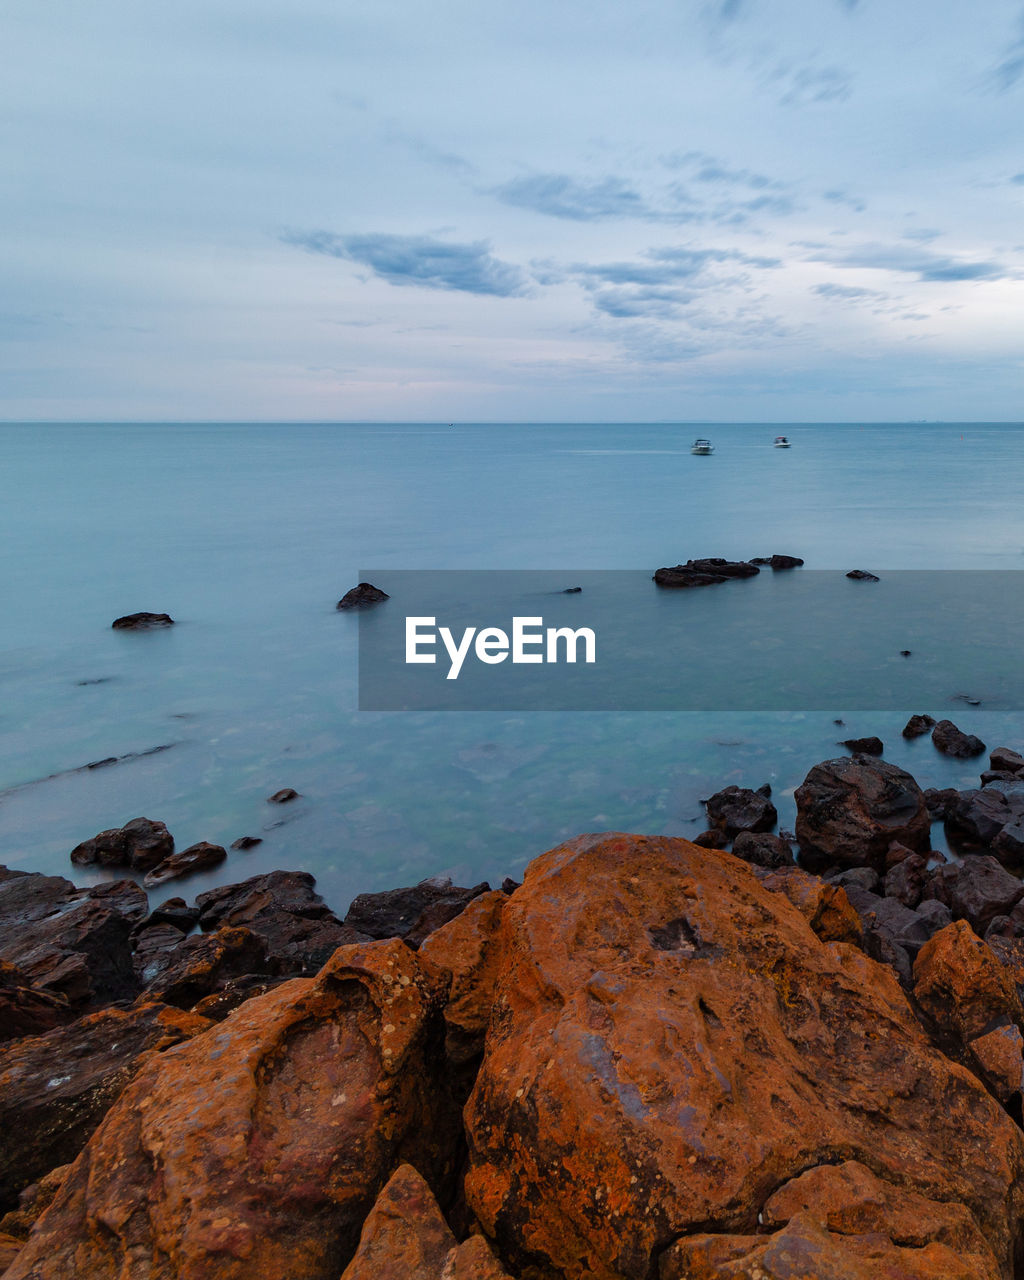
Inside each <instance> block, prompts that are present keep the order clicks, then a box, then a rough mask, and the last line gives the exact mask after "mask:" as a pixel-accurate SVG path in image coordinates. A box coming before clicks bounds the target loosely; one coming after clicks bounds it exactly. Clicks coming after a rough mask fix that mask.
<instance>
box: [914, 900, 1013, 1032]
mask: <svg viewBox="0 0 1024 1280" xmlns="http://www.w3.org/2000/svg"><path fill="white" fill-rule="evenodd" d="M914 998H915V999H916V1000H917V1002H918V1004H919V1005H920V1006H921V1008H922V1009H924V1011H925V1012H926V1013H927V1014H928V1015H929V1017H931V1018H932V1020H933V1021H934V1022H935V1024H936V1025H937V1026H939V1027H942V1028H944V1029H945V1030H946V1031H948V1032H949V1033H951V1034H952V1035H954V1036H955V1037H956V1039H957V1040H959V1041H960V1043H961V1044H965V1045H966V1044H967V1043H968V1042H969V1041H971V1040H975V1039H977V1038H978V1037H979V1036H983V1035H986V1034H987V1033H988V1032H989V1031H991V1030H993V1029H994V1027H996V1026H999V1025H1006V1023H1008V1022H1019V1021H1020V1020H1021V1017H1022V1016H1024V1014H1022V1010H1021V1004H1020V1000H1019V998H1018V996H1017V991H1016V988H1015V986H1014V984H1013V981H1012V979H1011V977H1010V975H1009V974H1008V973H1007V971H1006V969H1005V968H1004V966H1003V965H1001V964H1000V963H999V961H998V960H997V959H996V957H995V955H994V954H993V953H992V951H991V950H990V948H989V947H988V946H986V944H985V943H984V942H982V940H981V939H980V938H979V937H978V935H977V934H976V933H975V932H974V930H973V929H972V928H971V926H970V925H969V924H968V923H967V921H966V920H955V921H954V922H953V923H952V924H950V925H947V926H946V927H945V929H941V930H940V931H939V932H938V933H937V934H936V935H935V937H934V938H932V939H931V940H930V941H929V942H927V943H925V945H924V946H923V947H922V948H921V950H920V952H919V954H918V957H917V959H916V960H915V961H914Z"/></svg>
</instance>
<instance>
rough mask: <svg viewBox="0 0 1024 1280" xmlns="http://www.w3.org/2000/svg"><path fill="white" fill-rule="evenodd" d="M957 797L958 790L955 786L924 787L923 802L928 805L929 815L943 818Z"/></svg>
mask: <svg viewBox="0 0 1024 1280" xmlns="http://www.w3.org/2000/svg"><path fill="white" fill-rule="evenodd" d="M959 798H960V792H959V791H957V789H956V788H955V787H928V788H926V789H925V793H924V802H925V804H926V805H927V806H928V815H929V817H931V818H945V817H946V816H947V815H948V814H949V811H950V809H951V808H952V807H953V805H955V804H956V802H957V800H958V799H959Z"/></svg>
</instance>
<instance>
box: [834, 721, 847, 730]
mask: <svg viewBox="0 0 1024 1280" xmlns="http://www.w3.org/2000/svg"><path fill="white" fill-rule="evenodd" d="M832 723H833V724H837V725H839V726H840V728H842V727H843V725H845V724H846V721H845V720H833V721H832Z"/></svg>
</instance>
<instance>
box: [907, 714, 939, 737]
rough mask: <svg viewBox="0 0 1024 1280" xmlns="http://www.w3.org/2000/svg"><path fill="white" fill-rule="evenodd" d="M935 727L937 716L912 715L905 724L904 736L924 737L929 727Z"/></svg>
mask: <svg viewBox="0 0 1024 1280" xmlns="http://www.w3.org/2000/svg"><path fill="white" fill-rule="evenodd" d="M934 727H935V717H934V716H927V715H917V716H911V717H910V719H909V720H908V721H907V723H906V724H905V725H904V726H903V736H904V738H923V737H924V735H925V734H926V733H927V732H928V730H929V729H932V728H934Z"/></svg>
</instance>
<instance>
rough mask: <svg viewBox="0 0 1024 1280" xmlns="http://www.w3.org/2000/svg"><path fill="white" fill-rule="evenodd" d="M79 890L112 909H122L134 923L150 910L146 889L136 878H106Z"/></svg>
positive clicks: (91, 899)
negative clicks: (100, 882)
mask: <svg viewBox="0 0 1024 1280" xmlns="http://www.w3.org/2000/svg"><path fill="white" fill-rule="evenodd" d="M77 892H79V893H85V894H87V895H88V898H89V901H90V902H98V903H99V904H100V906H103V907H108V908H109V909H110V910H111V911H120V913H121V914H122V915H123V916H125V917H126V918H127V919H128V920H131V921H132V923H133V924H137V923H139V922H140V921H142V920H144V919H145V918H146V913H147V912H148V911H149V898H148V897H147V896H146V891H145V890H144V889H143V888H142V887H141V886H140V885H139V884H137V883H136V882H135V881H134V880H105V881H104V882H103V884H95V885H93V886H92V888H91V889H80V890H77Z"/></svg>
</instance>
